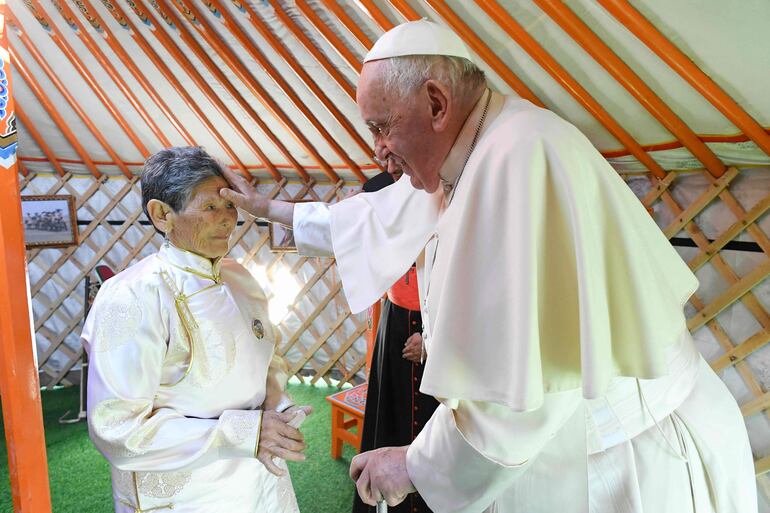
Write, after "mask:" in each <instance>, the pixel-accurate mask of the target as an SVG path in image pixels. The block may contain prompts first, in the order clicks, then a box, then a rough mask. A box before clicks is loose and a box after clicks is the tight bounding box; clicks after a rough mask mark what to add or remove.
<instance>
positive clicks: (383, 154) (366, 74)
mask: <svg viewBox="0 0 770 513" xmlns="http://www.w3.org/2000/svg"><path fill="white" fill-rule="evenodd" d="M381 64H382V61H373V62H368V63H366V64H364V67H363V69H362V71H361V77H360V79H359V81H358V92H357V98H356V101H357V102H358V110H359V112H360V113H361V117H362V118H363V120H364V122H365V123H366V124H367V126H368V127H369V130H370V131H371V132H372V135H373V137H374V153H375V156H376V157H377V158H378V159H379V160H380V161H381V162H383V163H384V165H385V167H386V169H385V170H386V171H387V172H388V173H390V174H391V176H393V177H394V178H396V177H397V176H400V173H401V172H403V174H405V175H407V176H408V177H409V179H410V180H411V182H412V186H414V187H415V188H417V189H424V190H425V191H427V192H433V191H435V190H436V189H437V188H438V186H439V183H440V181H439V170H440V168H441V163H442V162H443V157H444V156H445V155H440V153H441V151H439V150H438V148H440V147H442V146H443V145H442V144H439V141H438V138H439V137H441V136H442V134H438V133H436V132H435V131H434V129H433V125H432V123H431V121H432V120H431V108H430V104H429V102H428V101H427V99H426V98H425V97H424V95H423V94H421V93H422V92H423V91H422V89H418V91H417V92H415V93H414V94H412V95H411V96H410V97H408V98H402V97H399V96H398V94H396V92H394V91H389V90H386V88H385V83H384V80H383V79H382V73H381V71H382V70H381Z"/></svg>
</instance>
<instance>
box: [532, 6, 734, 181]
mask: <svg viewBox="0 0 770 513" xmlns="http://www.w3.org/2000/svg"><path fill="white" fill-rule="evenodd" d="M534 2H535V4H537V5H538V7H540V8H541V9H542V10H543V11H544V12H545V13H546V14H547V15H548V16H549V17H550V18H551V19H552V20H553V21H555V22H556V24H557V25H559V26H560V27H561V28H562V30H564V31H565V32H566V33H567V34H568V35H569V36H570V37H572V39H574V40H575V42H576V43H578V44H579V45H580V46H581V47H582V48H583V49H584V50H585V51H586V52H587V53H588V54H589V55H591V57H593V58H594V60H596V62H598V63H599V64H601V65H602V67H603V68H604V69H606V70H607V72H609V73H610V75H612V76H613V77H614V78H615V80H617V81H618V82H619V83H620V84H621V85H622V86H623V87H624V88H625V89H626V90H627V91H628V92H629V93H631V95H633V96H634V97H635V98H636V99H637V100H638V101H639V103H641V105H642V106H643V107H644V108H645V109H647V111H648V112H649V113H650V114H652V115H653V116H654V117H655V119H657V120H658V121H659V122H660V123H661V124H662V125H663V126H664V127H666V129H667V130H669V131H670V132H671V133H672V134H674V137H676V138H677V139H678V140H679V141H680V142H681V143H682V144H683V145H684V146H685V148H687V149H688V150H689V151H690V152H691V153H692V154H693V155H694V156H695V158H697V159H698V160H700V161H701V162H702V163H703V165H704V166H705V167H706V169H708V171H709V172H710V173H711V174H712V175H714V176H716V177H719V176H722V175H723V174H724V173H725V171H726V170H727V168H726V167H725V165H724V163H722V161H721V160H719V157H717V156H716V155H715V154H714V152H713V151H711V149H710V148H709V147H708V146H706V144H705V143H704V142H703V141H701V140H700V139H699V138H698V136H697V135H696V134H695V132H693V131H692V130H691V129H690V127H688V126H687V125H686V124H685V123H684V121H682V120H681V119H680V118H679V116H677V115H676V113H674V111H673V110H671V108H669V106H668V105H666V104H665V103H664V102H663V100H661V99H660V98H659V97H658V96H657V95H656V94H655V92H654V91H653V90H652V89H650V87H649V86H648V85H647V84H646V83H645V82H644V80H642V79H641V78H640V77H639V76H638V75H637V74H636V73H634V71H633V70H632V69H631V68H630V67H629V66H628V65H627V64H626V63H625V62H623V60H622V59H621V58H620V57H618V56H617V54H615V52H613V51H612V49H611V48H610V47H609V46H607V45H606V44H605V43H604V41H602V40H601V39H599V37H598V36H597V35H596V34H594V32H593V31H592V30H591V29H590V27H588V25H586V24H585V23H584V22H583V21H582V20H581V19H580V18H579V17H578V16H577V15H576V14H575V13H574V12H572V10H571V9H570V8H569V7H567V5H566V4H564V3H563V2H561V1H560V0H534Z"/></svg>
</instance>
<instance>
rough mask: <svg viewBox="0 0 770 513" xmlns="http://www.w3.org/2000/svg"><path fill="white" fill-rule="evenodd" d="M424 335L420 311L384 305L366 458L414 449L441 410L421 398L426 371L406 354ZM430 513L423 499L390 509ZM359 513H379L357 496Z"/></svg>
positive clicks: (364, 444) (435, 403)
mask: <svg viewBox="0 0 770 513" xmlns="http://www.w3.org/2000/svg"><path fill="white" fill-rule="evenodd" d="M401 279H404V278H401ZM421 331H422V319H421V318H420V312H419V311H414V310H407V309H406V308H402V307H400V306H398V305H396V304H394V303H392V302H391V301H390V300H387V299H386V300H385V301H384V303H383V305H382V315H381V316H380V325H379V328H378V329H377V339H376V341H375V343H374V355H373V356H372V368H371V371H370V374H369V391H368V392H367V394H366V413H365V415H364V432H363V438H362V440H361V452H364V451H369V450H372V449H376V448H378V447H398V446H402V445H407V444H410V443H412V440H414V439H415V437H416V436H417V435H418V434H419V433H420V430H422V428H423V426H425V424H426V423H427V422H428V419H430V417H431V415H433V412H434V411H435V409H436V408H437V407H438V401H436V400H435V399H434V398H433V397H432V396H429V395H425V394H422V393H420V381H421V380H422V371H423V366H422V365H418V364H416V363H412V362H410V361H409V360H407V359H405V358H404V357H403V355H402V354H401V351H403V349H404V344H405V343H406V339H408V338H409V337H410V336H411V335H412V334H413V333H420V332H421ZM378 389H379V390H378ZM378 393H379V408H378V405H377V398H378ZM429 511H431V510H430V509H429V508H428V506H427V505H426V504H425V502H424V501H423V500H422V498H421V497H420V495H419V494H417V493H412V494H409V496H408V497H407V498H406V499H405V500H404V502H402V503H401V504H399V505H398V506H395V507H389V508H388V513H391V512H399V513H402V512H403V513H407V512H429ZM353 512H354V513H374V512H375V508H374V507H372V506H367V505H366V504H364V503H363V502H361V499H360V498H359V497H358V494H355V499H354V501H353Z"/></svg>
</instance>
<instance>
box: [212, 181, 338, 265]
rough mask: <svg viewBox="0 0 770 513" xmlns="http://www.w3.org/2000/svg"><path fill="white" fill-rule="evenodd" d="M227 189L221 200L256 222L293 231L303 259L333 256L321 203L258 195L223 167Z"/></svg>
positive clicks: (326, 214) (326, 209)
mask: <svg viewBox="0 0 770 513" xmlns="http://www.w3.org/2000/svg"><path fill="white" fill-rule="evenodd" d="M225 178H227V181H228V182H229V183H230V187H231V188H230V189H222V190H221V191H220V194H221V195H222V197H223V198H225V199H227V200H229V201H232V202H233V204H234V205H235V206H237V207H238V208H240V209H241V210H243V211H244V212H247V213H249V214H251V215H252V216H254V217H258V218H260V219H266V220H268V221H270V222H271V223H279V224H283V225H285V226H290V227H292V228H293V229H294V240H295V242H296V244H297V250H298V251H299V253H300V254H301V255H303V256H318V257H322V256H334V254H333V248H332V242H331V219H330V216H329V206H328V205H327V204H325V203H321V202H309V203H290V202H288V201H280V200H274V199H270V198H268V197H267V196H264V195H262V194H259V193H258V192H257V190H256V188H255V187H254V186H253V185H252V184H250V183H249V182H248V181H247V180H246V179H245V178H244V177H243V176H241V175H239V174H237V173H234V172H233V171H230V170H229V169H226V168H225Z"/></svg>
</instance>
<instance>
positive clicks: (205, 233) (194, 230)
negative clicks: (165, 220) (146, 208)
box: [169, 176, 238, 259]
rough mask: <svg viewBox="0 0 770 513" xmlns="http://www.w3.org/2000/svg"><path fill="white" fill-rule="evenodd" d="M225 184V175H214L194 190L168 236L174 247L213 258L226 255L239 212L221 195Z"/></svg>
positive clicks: (174, 215)
mask: <svg viewBox="0 0 770 513" xmlns="http://www.w3.org/2000/svg"><path fill="white" fill-rule="evenodd" d="M226 187H228V184H227V182H226V181H225V179H224V178H222V177H219V176H213V177H211V178H208V179H206V180H204V181H203V182H201V183H200V184H198V186H197V187H195V189H193V192H192V195H191V196H190V199H189V201H188V202H187V205H186V206H185V208H184V209H183V210H182V211H180V212H176V213H174V214H173V228H172V230H171V234H170V235H169V239H171V242H172V243H173V244H174V245H175V246H177V247H178V248H182V249H186V250H187V251H192V252H193V253H197V254H199V255H201V256H204V257H207V258H212V259H213V258H218V257H221V256H224V255H226V254H227V251H228V250H229V241H230V235H231V234H232V232H233V229H234V228H235V223H236V221H237V220H238V212H237V210H236V209H235V206H234V205H233V204H232V203H231V202H229V201H227V200H225V199H223V198H222V197H221V196H220V195H219V191H220V190H221V189H224V188H226Z"/></svg>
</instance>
